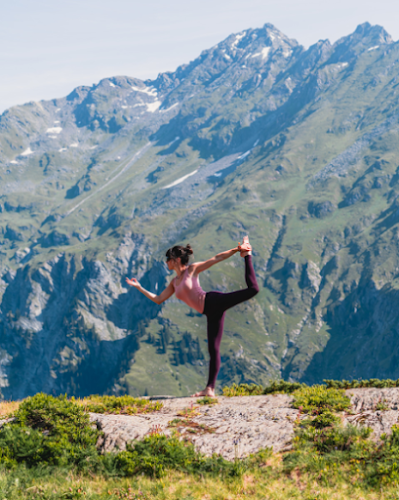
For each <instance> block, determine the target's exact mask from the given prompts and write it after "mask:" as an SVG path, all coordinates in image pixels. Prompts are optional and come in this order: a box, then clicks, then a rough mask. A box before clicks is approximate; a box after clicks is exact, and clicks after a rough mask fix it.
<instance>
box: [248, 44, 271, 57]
mask: <svg viewBox="0 0 399 500" xmlns="http://www.w3.org/2000/svg"><path fill="white" fill-rule="evenodd" d="M269 52H270V47H264V48H263V49H262V50H261V51H260V52H257V53H256V54H253V55H252V56H251V59H253V58H254V57H259V56H262V59H266V58H267V56H268V55H269Z"/></svg>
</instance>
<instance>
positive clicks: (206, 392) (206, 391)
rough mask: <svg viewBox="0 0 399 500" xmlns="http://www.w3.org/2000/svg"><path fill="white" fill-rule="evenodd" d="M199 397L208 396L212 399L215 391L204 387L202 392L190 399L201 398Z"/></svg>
mask: <svg viewBox="0 0 399 500" xmlns="http://www.w3.org/2000/svg"><path fill="white" fill-rule="evenodd" d="M201 396H209V397H211V398H214V397H215V390H214V389H212V387H206V388H205V389H204V390H203V391H199V392H196V393H195V394H192V395H191V397H201Z"/></svg>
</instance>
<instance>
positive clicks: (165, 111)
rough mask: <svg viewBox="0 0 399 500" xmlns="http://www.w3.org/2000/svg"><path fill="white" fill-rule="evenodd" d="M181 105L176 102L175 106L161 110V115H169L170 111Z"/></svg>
mask: <svg viewBox="0 0 399 500" xmlns="http://www.w3.org/2000/svg"><path fill="white" fill-rule="evenodd" d="M179 104H180V103H178V102H175V103H174V104H172V106H170V107H169V108H167V109H161V110H160V112H161V113H167V112H168V111H170V110H171V109H173V108H175V107H176V106H178V105H179Z"/></svg>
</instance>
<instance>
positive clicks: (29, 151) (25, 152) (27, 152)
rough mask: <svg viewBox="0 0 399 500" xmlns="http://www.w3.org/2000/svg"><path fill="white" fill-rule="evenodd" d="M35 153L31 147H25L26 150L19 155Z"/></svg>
mask: <svg viewBox="0 0 399 500" xmlns="http://www.w3.org/2000/svg"><path fill="white" fill-rule="evenodd" d="M31 154H33V151H32V150H31V148H28V149H25V151H24V152H23V153H21V154H20V155H19V156H29V155H31Z"/></svg>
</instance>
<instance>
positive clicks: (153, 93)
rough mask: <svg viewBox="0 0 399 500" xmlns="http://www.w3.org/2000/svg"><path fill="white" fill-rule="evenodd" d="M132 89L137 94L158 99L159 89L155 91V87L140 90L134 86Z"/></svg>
mask: <svg viewBox="0 0 399 500" xmlns="http://www.w3.org/2000/svg"><path fill="white" fill-rule="evenodd" d="M132 89H133V90H134V91H136V92H143V93H144V94H147V95H150V96H151V97H156V96H157V95H158V92H157V89H155V88H154V87H149V88H147V87H144V88H139V87H134V86H133V85H132Z"/></svg>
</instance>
